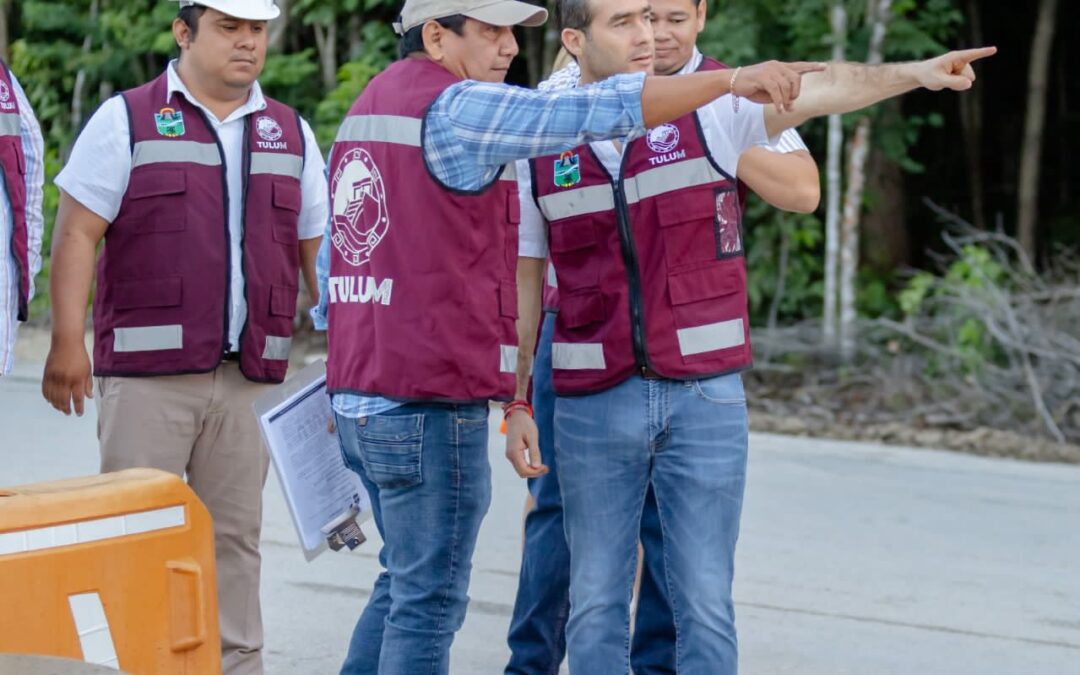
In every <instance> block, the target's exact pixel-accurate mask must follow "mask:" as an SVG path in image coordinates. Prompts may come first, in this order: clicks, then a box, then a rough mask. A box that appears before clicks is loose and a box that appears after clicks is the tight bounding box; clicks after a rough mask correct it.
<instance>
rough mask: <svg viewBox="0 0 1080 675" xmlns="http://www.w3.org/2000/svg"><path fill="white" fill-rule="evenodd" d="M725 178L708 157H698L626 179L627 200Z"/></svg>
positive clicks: (652, 195) (638, 199) (653, 195)
mask: <svg viewBox="0 0 1080 675" xmlns="http://www.w3.org/2000/svg"><path fill="white" fill-rule="evenodd" d="M725 179H726V177H725V176H724V174H722V173H720V172H719V171H717V170H716V168H715V167H714V166H713V165H712V162H710V161H709V160H708V158H707V157H698V158H697V159H690V160H687V161H685V162H678V163H676V164H668V165H667V166H661V167H657V168H655V169H649V170H648V171H642V172H641V173H639V174H638V175H637V176H635V177H634V178H633V179H631V180H628V181H626V188H625V189H626V201H627V203H628V204H634V203H636V202H639V201H641V200H642V199H649V198H650V197H656V196H657V195H662V194H664V193H665V192H674V191H675V190H682V189H684V188H692V187H697V186H699V185H708V184H709V183H716V182H718V181H722V180H725Z"/></svg>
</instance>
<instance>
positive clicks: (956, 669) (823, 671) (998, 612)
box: [0, 364, 1080, 675]
mask: <svg viewBox="0 0 1080 675" xmlns="http://www.w3.org/2000/svg"><path fill="white" fill-rule="evenodd" d="M40 373H41V365H40V364H29V365H23V366H20V367H19V369H18V371H17V372H16V374H15V376H14V377H11V378H4V379H0V429H2V430H3V431H2V432H0V433H2V440H0V461H2V464H0V466H2V467H3V468H2V469H0V485H12V484H18V483H26V482H34V481H42V480H51V479H57V478H63V477H69V476H76V475H83V474H87V473H93V472H95V471H96V468H97V451H96V439H95V433H94V432H95V428H94V425H95V421H96V420H95V417H94V412H93V410H91V411H90V412H88V414H87V415H86V417H83V418H81V419H76V418H64V417H63V416H61V415H59V414H56V413H54V412H53V411H52V410H51V408H49V407H48V405H47V404H46V403H45V402H44V401H43V400H42V399H41V396H40V393H39V392H40V383H39V382H38V381H37V379H38V377H39V376H40ZM500 443H501V439H500V438H498V437H496V436H494V435H493V438H492V452H491V460H492V465H493V469H494V498H493V502H492V507H491V511H490V513H489V515H488V518H487V520H486V521H485V524H484V528H483V531H482V532H481V539H480V543H479V546H478V549H477V555H476V560H475V569H474V574H473V584H472V591H471V595H472V598H473V601H472V605H471V608H470V612H469V617H468V619H467V621H466V623H465V627H464V629H463V630H462V632H461V633H460V635H459V637H458V639H457V641H456V643H455V646H454V655H453V669H452V670H453V672H454V673H455V674H463V675H471V674H474V673H475V674H487V673H497V672H501V667H502V666H503V665H504V664H505V661H506V657H507V654H508V652H507V649H506V645H505V634H506V627H507V624H508V622H509V614H510V609H511V605H512V603H513V599H514V589H515V586H516V583H517V568H518V562H519V554H520V553H519V547H520V522H521V509H522V504H523V499H524V494H525V490H524V485H523V483H522V482H521V481H519V480H518V479H517V478H516V477H515V476H514V475H513V473H512V471H511V470H510V468H509V465H508V464H507V463H506V461H505V460H504V459H503V458H502V453H501V450H500V447H499V446H500ZM365 530H366V532H367V534H368V536H369V538H370V539H371V541H369V542H368V543H367V544H364V546H363V547H361V549H358V550H357V551H355V552H352V553H338V554H329V553H328V554H326V555H324V556H323V557H321V558H320V559H318V560H316V561H315V562H313V563H310V564H309V563H306V562H305V561H304V559H303V556H302V555H301V553H300V550H299V547H298V546H297V544H296V538H295V535H294V533H293V530H292V525H291V523H290V521H289V518H288V514H287V512H286V510H285V506H284V502H283V500H282V498H281V492H280V488H279V486H278V485H277V483H276V481H275V480H274V478H273V476H271V479H270V481H269V482H268V484H267V489H266V523H265V528H264V533H263V556H264V576H263V609H264V614H265V623H266V645H267V667H268V672H270V673H281V674H292V673H300V674H307V673H333V672H336V670H335V669H336V667H337V666H338V664H339V663H340V659H341V656H342V654H343V650H344V648H345V645H346V644H347V640H348V637H349V635H350V633H351V631H352V626H353V623H354V621H355V619H356V617H357V615H358V614H359V611H360V609H361V608H362V606H363V604H364V602H365V600H366V598H367V593H368V590H369V589H370V586H371V583H372V581H373V579H374V577H375V574H376V573H377V569H378V563H377V561H376V558H375V554H376V552H377V547H378V542H377V537H376V536H375V534H374V531H373V528H372V527H367V528H365ZM1078 570H1080V467H1075V466H1061V465H1036V464H1023V463H1019V462H1014V461H1008V460H995V459H983V458H976V457H969V456H964V455H957V454H950V453H942V452H933V451H925V450H910V449H901V448H885V447H882V446H875V445H869V444H861V443H840V442H833V441H818V440H807V439H793V438H785V437H780V436H766V435H756V436H753V437H752V438H751V461H750V478H749V486H748V490H747V497H746V505H745V511H744V516H743V528H742V537H741V540H740V550H739V557H738V568H737V574H736V605H737V611H738V616H739V627H740V642H741V651H742V672H743V673H746V674H749V675H758V674H771V673H777V674H779V673H797V674H799V675H818V674H820V675H837V674H844V673H850V674H852V675H855V674H858V675H863V674H873V675H938V674H940V675H957V674H967V673H971V674H976V673H977V674H979V675H987V674H995V675H1013V674H1024V675H1028V674H1037V675H1080V571H1078Z"/></svg>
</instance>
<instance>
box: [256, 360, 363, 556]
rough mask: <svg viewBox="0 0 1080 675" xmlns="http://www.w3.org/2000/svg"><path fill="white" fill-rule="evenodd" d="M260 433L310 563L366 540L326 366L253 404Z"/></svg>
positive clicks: (358, 486) (359, 491)
mask: <svg viewBox="0 0 1080 675" xmlns="http://www.w3.org/2000/svg"><path fill="white" fill-rule="evenodd" d="M252 408H253V410H254V413H255V417H256V419H257V420H258V423H259V431H260V432H261V433H262V437H263V441H264V442H265V443H266V448H267V450H268V451H269V453H270V459H271V461H272V463H273V465H274V470H275V471H276V472H277V476H278V482H279V483H280V484H281V487H282V490H283V491H284V493H285V503H286V504H287V505H288V507H289V515H290V516H292V521H293V526H294V527H295V528H296V534H297V537H298V538H299V540H300V546H301V548H302V549H303V551H304V558H306V559H307V560H308V562H310V561H312V560H314V559H315V558H317V557H318V556H319V555H320V554H322V553H323V552H324V551H326V549H327V548H332V549H334V550H338V549H340V548H342V547H343V546H346V545H347V546H348V547H349V548H350V549H352V548H355V547H356V546H357V545H359V544H360V543H362V542H363V540H364V536H363V533H362V532H360V528H359V526H358V525H359V523H361V522H364V521H366V520H367V519H369V518H371V501H370V499H369V498H368V494H367V491H366V490H365V489H364V486H363V483H361V482H360V477H359V476H358V475H357V474H356V473H355V472H354V471H352V470H351V469H349V468H348V467H347V466H346V465H345V462H344V460H343V459H342V455H341V445H340V443H339V441H338V437H337V434H336V433H333V432H331V431H330V428H329V422H330V420H331V419H332V418H333V410H332V408H331V406H330V396H329V395H328V394H327V392H326V364H325V363H323V362H322V361H318V362H316V363H313V364H311V365H310V366H308V367H306V368H304V369H303V370H301V371H300V372H299V373H297V374H296V375H294V376H293V377H291V378H289V379H288V380H287V381H285V382H283V383H282V384H280V385H278V386H276V387H274V388H273V389H271V390H270V391H268V392H267V393H265V394H263V395H262V396H260V397H259V398H258V399H256V400H255V403H254V404H253V405H252Z"/></svg>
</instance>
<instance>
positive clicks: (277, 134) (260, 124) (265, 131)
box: [255, 115, 282, 141]
mask: <svg viewBox="0 0 1080 675" xmlns="http://www.w3.org/2000/svg"><path fill="white" fill-rule="evenodd" d="M255 131H257V132H258V134H259V138H261V139H263V140H264V141H276V140H278V139H279V138H281V134H282V131H281V125H280V124H278V123H277V122H276V121H275V120H274V118H272V117H266V116H265V115H264V116H262V117H260V118H259V119H257V120H255Z"/></svg>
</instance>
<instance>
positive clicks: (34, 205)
mask: <svg viewBox="0 0 1080 675" xmlns="http://www.w3.org/2000/svg"><path fill="white" fill-rule="evenodd" d="M11 84H12V85H13V86H12V89H13V90H14V94H15V99H16V100H17V101H18V103H19V137H20V138H21V139H22V149H23V155H24V156H25V157H26V174H25V175H24V176H23V177H22V179H23V180H25V181H26V230H27V236H28V241H29V245H30V256H29V262H30V297H33V296H34V277H35V276H37V273H38V271H40V270H41V237H42V233H43V231H44V229H45V218H44V216H43V214H42V209H41V200H42V186H43V184H44V182H45V141H44V140H43V139H42V137H41V127H40V126H39V125H38V121H37V119H36V118H35V117H34V110H33V108H31V107H30V101H28V100H27V98H26V93H25V92H24V91H23V88H22V87H21V86H20V85H19V81H18V80H16V79H15V75H14V74H12V76H11ZM16 178H18V177H16V176H8V180H14V179H16ZM0 223H2V225H0V306H2V307H3V310H2V311H3V315H2V316H0V375H7V374H8V373H10V372H11V368H12V366H14V364H15V337H16V334H17V332H18V328H19V323H18V320H17V318H16V317H17V314H18V313H19V312H18V309H19V289H18V283H17V279H18V278H19V267H18V263H16V262H15V255H14V253H13V252H12V250H11V228H12V225H13V223H14V219H13V217H12V213H11V202H10V201H8V196H7V193H6V192H5V191H4V190H3V189H0Z"/></svg>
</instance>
